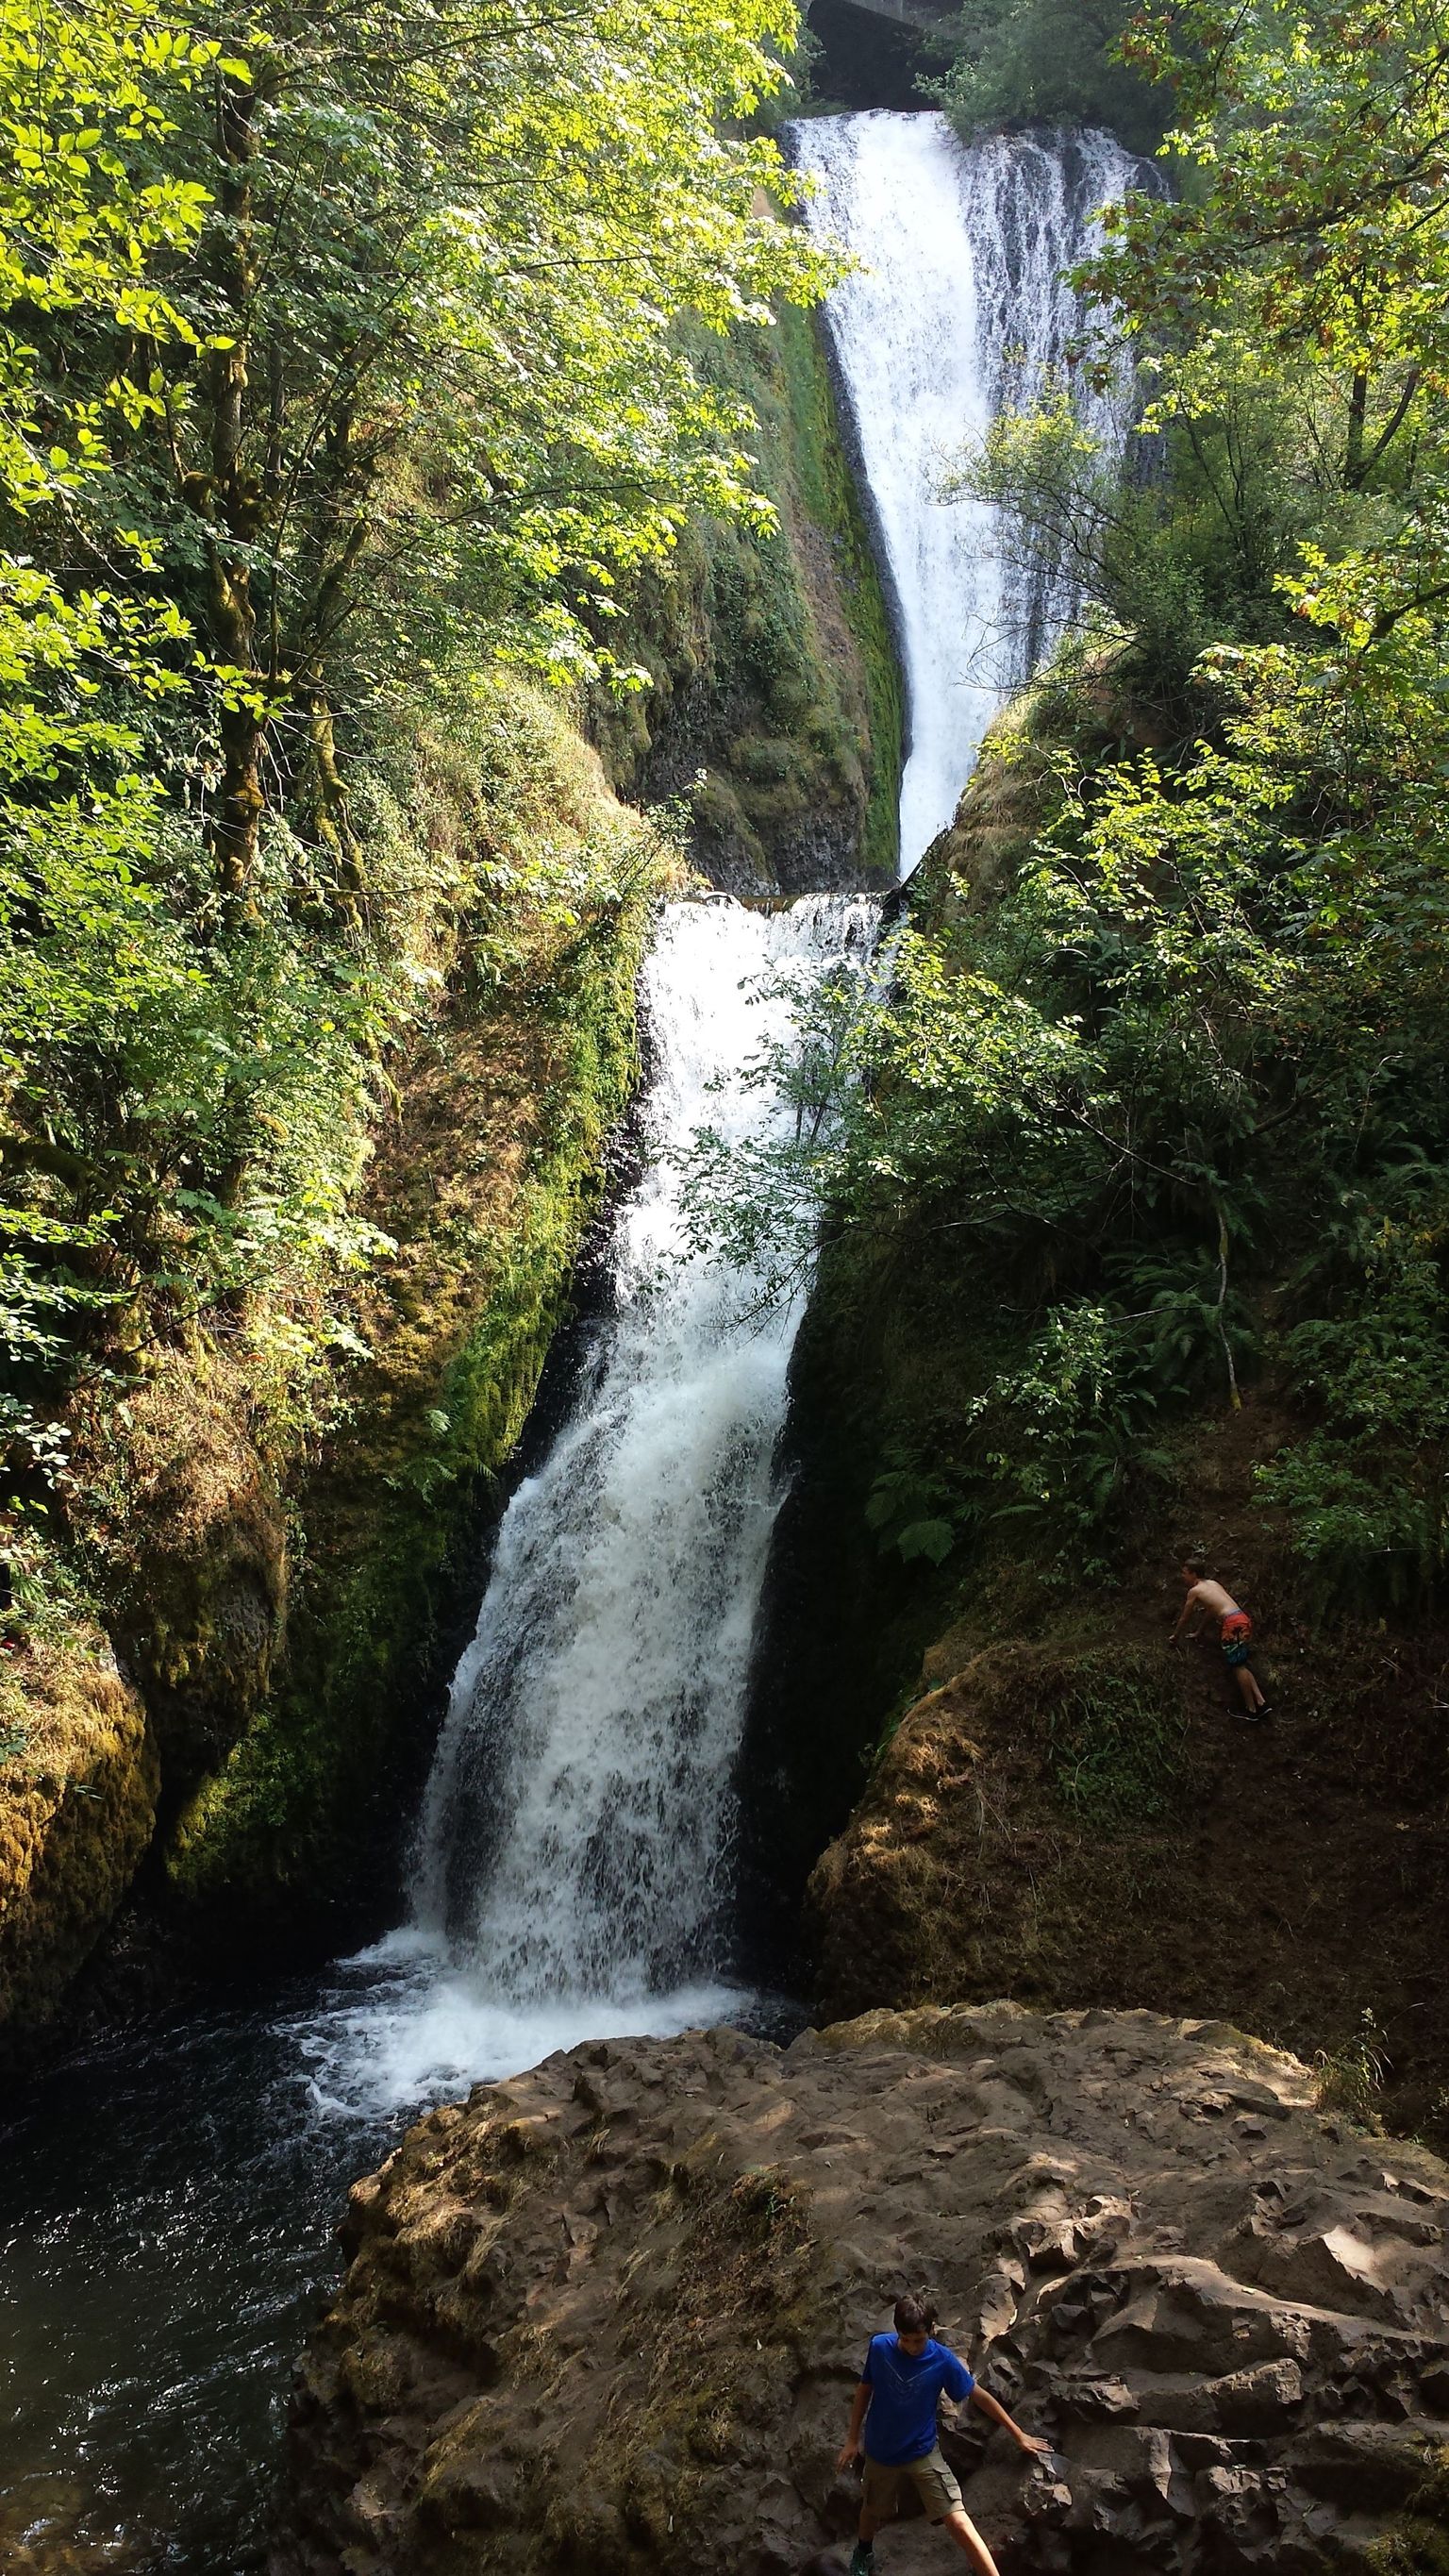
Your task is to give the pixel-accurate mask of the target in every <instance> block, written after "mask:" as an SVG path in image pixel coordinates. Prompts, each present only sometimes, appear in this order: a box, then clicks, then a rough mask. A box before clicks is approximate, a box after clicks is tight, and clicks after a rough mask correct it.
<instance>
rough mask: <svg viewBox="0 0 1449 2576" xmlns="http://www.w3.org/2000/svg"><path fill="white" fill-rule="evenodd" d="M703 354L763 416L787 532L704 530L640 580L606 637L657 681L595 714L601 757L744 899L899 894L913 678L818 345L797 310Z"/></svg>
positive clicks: (760, 451) (762, 450)
mask: <svg viewBox="0 0 1449 2576" xmlns="http://www.w3.org/2000/svg"><path fill="white" fill-rule="evenodd" d="M698 355H699V359H700V363H701V365H702V366H703V367H704V368H705V371H706V372H707V373H708V374H710V375H712V376H715V377H717V378H718V379H719V380H720V382H721V384H722V386H723V389H724V390H725V391H726V392H728V393H730V394H732V395H735V396H737V397H742V398H743V399H744V400H745V401H747V402H748V403H749V404H750V406H751V409H752V410H753V411H754V413H755V415H756V418H757V420H758V422H759V432H758V436H757V439H756V441H755V447H756V468H755V470H756V476H757V480H758V482H759V484H760V485H761V487H762V488H763V490H764V491H765V492H766V493H767V494H768V496H769V498H770V501H771V503H772V505H773V508H774V510H775V513H776V517H775V524H774V525H773V526H772V527H768V528H759V527H754V526H750V525H746V524H739V523H733V522H732V523H729V524H726V523H724V522H723V521H714V520H701V521H698V522H696V523H695V524H693V525H692V526H690V527H689V528H687V529H685V530H684V532H683V533H682V535H681V538H680V541H679V545H678V548H677V551H676V555H675V558H674V561H673V563H672V564H671V566H670V567H669V569H668V570H667V571H664V572H660V571H655V572H651V573H649V574H647V575H646V576H645V577H644V578H643V579H642V580H641V582H640V583H639V585H638V588H637V590H636V592H635V594H634V597H633V599H632V600H631V602H630V603H629V606H628V610H627V613H626V615H625V616H624V617H623V618H622V619H620V620H619V621H618V622H617V625H616V626H615V627H613V628H611V631H610V634H609V637H608V639H607V640H608V642H609V644H610V647H611V650H613V651H614V652H615V654H616V655H617V657H618V658H619V660H620V661H622V662H626V663H627V662H631V661H632V662H633V663H634V664H635V665H636V666H637V667H639V668H640V669H642V670H645V671H647V672H648V674H649V678H650V686H649V687H648V688H647V689H646V690H644V691H642V692H639V693H636V694H634V695H631V696H627V697H624V698H622V699H619V698H611V699H609V700H607V701H600V702H599V703H598V704H597V705H596V707H595V709H594V715H593V723H594V727H595V731H596V734H597V737H598V740H599V743H600V746H601V748H602V750H603V752H604V756H605V758H606V760H607V762H608V764H609V769H610V774H611V776H612V777H613V779H614V781H615V784H616V785H617V786H618V787H619V788H620V790H621V792H622V793H624V794H626V795H629V796H639V797H642V798H643V799H644V800H645V801H646V802H648V803H658V802H661V801H666V800H667V801H669V802H671V803H672V804H674V805H676V806H677V808H678V809H679V810H680V811H681V812H682V813H684V814H685V815H686V816H687V820H688V831H689V842H690V856H691V858H692V859H693V861H694V864H695V865H696V866H697V867H698V868H700V869H701V870H702V872H703V873H704V874H705V875H706V876H708V877H709V878H710V879H711V881H712V882H713V883H714V884H715V885H717V886H721V887H723V888H725V889H726V890H727V891H728V892H730V893H731V894H736V895H743V896H757V895H762V894H764V895H768V894H786V895H799V894H808V893H813V892H816V891H818V890H819V889H821V888H824V887H851V886H871V885H875V886H881V887H888V886H890V885H893V884H894V882H895V873H896V857H897V849H898V834H897V826H896V802H897V796H898V793H899V785H900V767H901V735H902V697H901V684H900V678H899V674H898V671H897V667H896V659H895V650H894V645H893V642H892V638H891V632H890V623H889V617H888V614H887V610H886V605H885V600H884V596H883V593H882V589H881V583H880V579H879V575H878V573H877V571H876V567H875V561H874V558H873V555H872V552H871V546H870V540H869V537H868V535H867V531H866V525H865V520H864V516H863V514H862V511H861V507H860V502H859V499H858V497H857V494H856V490H855V485H854V481H853V478H852V475H851V470H850V466H849V463H848V461H847V458H846V454H845V450H844V447H843V444H842V441H841V437H840V432H839V426H838V423H837V418H836V410H835V402H834V396H833V392H832V387H831V383H830V377H829V373H828V369H827V365H826V360H825V356H824V352H823V350H822V347H821V343H820V340H819V336H818V334H817V332H816V329H815V326H814V324H813V322H812V321H811V320H810V319H809V318H808V317H807V316H806V315H804V314H802V313H799V312H796V311H794V310H792V309H788V308H787V309H786V310H784V311H782V312H781V313H780V315H779V316H778V319H777V321H776V324H775V326H774V327H773V329H759V328H755V329H748V330H743V329H742V330H740V331H739V332H737V333H736V334H735V335H734V336H733V337H732V339H731V340H729V341H728V342H726V343H718V342H712V343H710V344H708V346H707V347H705V348H703V349H701V350H700V351H699V353H698Z"/></svg>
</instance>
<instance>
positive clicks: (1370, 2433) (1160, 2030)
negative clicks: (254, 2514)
mask: <svg viewBox="0 0 1449 2576" xmlns="http://www.w3.org/2000/svg"><path fill="white" fill-rule="evenodd" d="M1446 2222H1449V2168H1446V2167H1445V2166H1444V2165H1443V2164H1441V2163H1440V2162H1439V2161H1438V2160H1437V2159H1436V2158H1434V2157H1433V2156H1431V2155H1430V2154H1429V2153H1428V2152H1427V2151H1425V2150H1423V2149H1421V2148H1417V2147H1413V2146H1408V2145H1404V2144H1401V2143H1399V2142H1397V2141H1395V2142H1392V2143H1390V2142H1386V2141H1383V2140H1381V2139H1378V2138H1376V2137H1372V2136H1369V2135H1367V2134H1364V2133H1362V2132H1357V2131H1355V2130H1353V2129H1352V2128H1351V2127H1350V2126H1348V2125H1347V2123H1346V2122H1345V2121H1343V2120H1342V2119H1339V2118H1334V2117H1331V2116H1325V2115H1324V2114H1322V2113H1320V2112H1319V2111H1317V2110H1316V2109H1315V2107H1314V2086H1313V2080H1312V2078H1311V2076H1310V2074H1309V2072H1308V2070H1306V2069H1305V2068H1304V2067H1303V2066H1302V2065H1300V2064H1299V2063H1298V2062H1297V2061H1296V2060H1294V2059H1292V2058H1289V2057H1286V2056H1283V2055H1281V2054H1279V2053H1277V2052H1275V2051H1272V2050H1269V2049H1267V2048H1264V2047H1262V2046H1260V2045H1258V2044H1257V2043H1255V2042H1253V2041H1251V2040H1248V2039H1245V2038H1243V2037H1242V2036H1241V2034H1239V2033H1238V2032H1236V2031H1234V2030H1231V2029H1229V2028H1228V2027H1227V2026H1225V2025H1222V2024H1212V2023H1203V2022H1169V2021H1165V2020H1162V2019H1160V2018H1159V2017H1157V2016H1156V2015H1153V2014H1150V2013H1144V2012H1130V2013H1121V2014H1112V2013H1102V2012H1094V2013H1058V2014H1052V2015H1048V2016H1041V2015H1037V2014H1034V2013H1031V2012H1029V2011H1026V2010H1024V2009H1022V2008H1020V2007H1017V2006H1013V2005H1010V2004H997V2005H993V2006H990V2007H987V2008H985V2009H980V2010H973V2009H969V2008H962V2007H956V2008H954V2009H951V2010H945V2011H934V2010H926V2011H918V2012H912V2013H898V2014H890V2013H873V2014H869V2015H866V2016H865V2017H864V2018H862V2019H860V2020H858V2021H855V2022H851V2023H847V2024H843V2025H838V2026H836V2027H833V2028H830V2029H827V2030H825V2031H823V2032H819V2033H816V2032H807V2033H806V2034H805V2035H804V2036H803V2037H802V2038H801V2039H799V2040H797V2041H796V2042H795V2043H794V2044H793V2045H792V2046H791V2047H789V2048H787V2049H784V2050H781V2049H777V2048H774V2047H771V2046H769V2045H766V2044H764V2043H761V2042H757V2041H753V2040H749V2039H745V2038H742V2037H740V2036H739V2035H738V2034H737V2033H734V2032H730V2031H719V2030H716V2031H709V2032H696V2033H692V2034H689V2035H688V2036H686V2037H685V2038H683V2039H679V2040H672V2041H623V2042H612V2041H611V2042H600V2043H597V2044H589V2045H587V2046H584V2047H582V2048H579V2049H575V2050H573V2051H571V2052H570V2053H568V2054H567V2055H560V2056H557V2057H554V2058H551V2059H550V2060H548V2061H547V2063H546V2064H545V2065H543V2066H542V2067H540V2068H538V2069H537V2070H536V2071H535V2072H533V2073H532V2074H529V2075H526V2076H522V2077H519V2078H517V2079H515V2080H514V2081H512V2082H510V2083H506V2084H500V2085H495V2086H486V2087H480V2088H478V2089H477V2090H476V2091H475V2092H474V2093H473V2095H472V2097H471V2099H470V2101H469V2102H468V2103H467V2104H466V2105H464V2106H462V2107H457V2108H449V2109H444V2110H439V2111H435V2112H433V2113H432V2114H431V2115H430V2116H429V2117H428V2118H426V2119H425V2120H423V2121H421V2122H420V2123H419V2124H418V2126H417V2127H416V2128H414V2129H413V2130H412V2131H411V2132H410V2134H409V2136H408V2137H407V2138H406V2139H405V2140H404V2142H403V2144H402V2146H401V2147H400V2148H399V2149H398V2151H397V2153H396V2154H395V2155H394V2156H392V2157H391V2158H390V2159H389V2161H388V2162H387V2164H385V2165H384V2166H383V2168H382V2170H381V2172H380V2173H378V2174H377V2175H375V2176H373V2177H371V2178H370V2179H368V2180H367V2181H364V2182H362V2183H359V2184H358V2185H357V2186H356V2187H355V2188H354V2191H353V2194H352V2205H351V2211H350V2215H349V2217H348V2220H347V2223H346V2230H345V2243H346V2247H347V2251H348V2253H349V2256H350V2268H349V2271H348V2273H347V2277H346V2281H345V2283H344V2286H343V2289H342V2292H341V2295H340V2297H339V2298H338V2300H337V2303H336V2305H335V2306H334V2308H333V2310H332V2312H331V2314H330V2315H329V2316H328V2317H327V2319H326V2320H325V2322H324V2323H323V2325H322V2326H321V2328H320V2329H319V2331H318V2333H317V2334H316V2336H315V2337H314V2339H313V2342H312V2345H311V2347H310V2350H309V2352H308V2354H307V2356H306V2359H305V2361H304V2364H303V2367H302V2372H301V2377H300V2382H299V2386H298V2390H297V2394H296V2397H295V2401H294V2407H293V2423H292V2432H291V2466H290V2480H289V2488H288V2495H287V2500H286V2504H285V2508H284V2512H283V2517H282V2522H281V2526H280V2530H279V2536H278V2539H277V2542H276V2546H275V2549H274V2552H273V2556H272V2560H271V2567H272V2576H335V2571H339V2570H341V2569H343V2568H346V2569H347V2570H348V2576H384V2571H385V2576H465V2571H472V2570H475V2569H476V2570H480V2571H481V2570H482V2569H484V2568H487V2569H490V2570H504V2569H508V2570H518V2571H525V2570H527V2571H534V2570H537V2571H542V2570H543V2569H545V2568H547V2569H549V2570H556V2569H567V2568H573V2567H579V2568H583V2567H585V2566H587V2567H589V2568H591V2569H597V2570H605V2571H618V2576H623V2571H635V2570H638V2571H642V2570H644V2569H645V2568H650V2569H659V2568H667V2569H671V2570H673V2569H679V2570H684V2569H686V2568H687V2569H690V2570H712V2569H719V2570H721V2571H723V2570H724V2569H726V2568H728V2569H730V2570H741V2571H745V2576H767V2571H768V2576H774V2571H784V2570H787V2569H791V2568H796V2567H802V2566H804V2565H805V2564H806V2563H807V2562H809V2561H810V2560H812V2558H814V2557H815V2556H816V2555H817V2554H818V2553H819V2552H821V2551H822V2549H829V2548H830V2547H831V2545H832V2544H833V2543H834V2542H836V2541H838V2540H839V2539H841V2538H842V2537H843V2536H845V2535H847V2534H848V2532H849V2530H850V2528H851V2525H852V2521H853V2515H854V2510H855V2501H856V2497H855V2491H854V2489H853V2486H852V2483H851V2481H849V2480H848V2479H846V2478H844V2477H841V2476H840V2475H839V2474H838V2473H837V2472H836V2469H835V2466H834V2461H835V2453H836V2450H837V2447H838V2445H839V2442H840V2439H841V2435H842V2431H843V2428H844V2424H845V2421H846V2417H847V2414H848V2411H849V2403H850V2394H851V2389H852V2386H853V2384H854V2380H855V2377H856V2373H857V2370H858V2366H859V2356H860V2353H861V2352H862V2350H863V2348H864V2343H865V2339H866V2336H867V2335H868V2334H869V2333H870V2332H871V2331H873V2330H874V2329H876V2328H877V2327H879V2326H880V2324H881V2323H882V2322H883V2321H884V2319H885V2318H886V2316H887V2314H888V2310H889V2306H890V2303H891V2301H892V2299H893V2298H894V2297H895V2295H896V2294H897V2293H898V2291H899V2290H900V2289H901V2288H902V2287H903V2286H905V2285H907V2284H914V2283H917V2282H920V2281H922V2280H926V2281H928V2282H929V2283H930V2284H931V2286H932V2287H933V2288H934V2290H935V2291H936V2293H937V2295H938V2297H939V2300H940V2304H941V2311H942V2316H941V2331H942V2333H943V2334H944V2335H946V2336H947V2337H949V2338H950V2339H951V2340H952V2341H953V2342H955V2343H957V2344H958V2345H959V2346H960V2347H961V2348H962V2349H963V2350H964V2351H967V2352H969V2353H970V2355H971V2356H972V2358H973V2360H974V2361H975V2362H976V2363H977V2365H978V2366H979V2368H980V2369H981V2371H982V2372H983V2374H984V2375H985V2376H986V2377H987V2379H988V2380H989V2382H990V2384H991V2385H992V2387H993V2388H995V2389H996V2390H997V2391H999V2393H1000V2394H1001V2395H1002V2397H1003V2398H1004V2399H1006V2400H1007V2402H1008V2403H1010V2404H1011V2405H1012V2407H1013V2408H1014V2409H1015V2411H1016V2412H1017V2413H1018V2415H1019V2416H1020V2417H1021V2418H1022V2419H1023V2420H1024V2421H1025V2422H1026V2423H1027V2424H1028V2425H1029V2426H1030V2427H1032V2428H1033V2429H1034V2430H1036V2431H1038V2432H1041V2433H1044V2434H1045V2435H1046V2436H1047V2437H1048V2438H1049V2440H1050V2442H1051V2444H1052V2454H1051V2457H1050V2460H1049V2461H1048V2462H1046V2463H1045V2464H1044V2465H1042V2466H1041V2467H1035V2468H1034V2467H1030V2466H1028V2464H1027V2463H1025V2462H1024V2461H1023V2460H1022V2459H1021V2457H1020V2455H1019V2454H1018V2453H1016V2452H1015V2451H1014V2450H1013V2449H1012V2448H1011V2446H1010V2444H1009V2442H1008V2441H1007V2440H1006V2437H1004V2436H1000V2435H998V2436H996V2437H994V2438H993V2439H992V2440H991V2441H990V2442H987V2443H985V2444H984V2445H983V2444H982V2442H981V2440H980V2438H979V2419H972V2420H971V2429H970V2430H969V2431H963V2432H960V2433H948V2435H947V2437H946V2448H947V2451H948V2455H949V2456H950V2457H952V2458H953V2459H954V2461H955V2463H956V2465H957V2467H958V2470H959V2471H960V2472H961V2473H962V2474H963V2476H966V2475H969V2476H970V2477H971V2480H972V2484H971V2487H970V2490H969V2498H968V2501H969V2503H970V2507H971V2510H972V2511H973V2513H974V2514H975V2516H976V2518H977V2520H978V2522H979V2523H980V2525H981V2527H982V2529H983V2530H984V2531H985V2533H986V2534H987V2536H988V2538H989V2539H990V2540H991V2542H992V2544H993V2546H995V2547H996V2548H997V2549H998V2551H999V2552H1000V2554H1001V2557H1002V2563H1003V2566H1004V2567H1007V2568H1012V2569H1017V2570H1027V2569H1040V2570H1044V2571H1046V2570H1052V2571H1056V2570H1066V2569H1069V2568H1076V2567H1084V2566H1087V2565H1088V2564H1090V2565H1091V2566H1092V2567H1093V2568H1102V2569H1106V2568H1108V2567H1110V2568H1111V2569H1113V2570H1114V2571H1116V2570H1122V2571H1126V2570H1129V2569H1132V2568H1136V2567H1143V2568H1146V2567H1151V2568H1153V2569H1155V2570H1156V2571H1158V2576H1189V2571H1198V2570H1206V2569H1208V2568H1212V2569H1213V2570H1214V2571H1215V2576H1225V2571H1230V2570H1247V2569H1251V2568H1258V2567H1264V2568H1266V2567H1268V2566H1270V2565H1272V2566H1274V2567H1276V2568H1293V2569H1297V2570H1302V2571H1307V2570H1309V2569H1315V2570H1316V2569H1319V2568H1329V2567H1333V2566H1340V2565H1343V2566H1354V2565H1356V2566H1359V2567H1363V2568H1367V2567H1369V2566H1370V2565H1373V2564H1375V2563H1378V2564H1382V2563H1384V2562H1383V2561H1382V2560H1379V2561H1375V2560H1374V2558H1373V2557H1372V2555H1371V2553H1372V2551H1373V2549H1374V2547H1375V2544H1378V2543H1383V2542H1385V2541H1386V2540H1387V2539H1388V2537H1389V2535H1390V2534H1392V2533H1393V2532H1394V2531H1395V2530H1396V2529H1404V2528H1407V2526H1406V2525H1404V2523H1403V2517H1405V2516H1406V2515H1410V2516H1411V2515H1412V2513H1413V2511H1414V2508H1415V2499H1416V2497H1421V2496H1423V2495H1424V2493H1425V2492H1426V2481H1427V2482H1428V2484H1429V2486H1430V2487H1432V2485H1433V2482H1434V2481H1435V2479H1436V2478H1437V2479H1442V2475H1443V2469H1444V2465H1445V2461H1446V2458H1449V2454H1446V2453H1445V2451H1444V2449H1443V2446H1444V2445H1445V2444H1446V2443H1449V2246H1446ZM1404 2545H1405V2547H1407V2546H1408V2544H1407V2543H1405V2544H1404ZM886 2546H887V2548H888V2551H889V2558H890V2564H891V2568H892V2571H893V2576H913V2571H915V2570H917V2569H920V2570H924V2569H925V2568H926V2567H927V2565H928V2564H929V2565H935V2564H939V2561H940V2543H939V2542H938V2541H934V2540H932V2539H930V2538H929V2536H928V2535H927V2534H926V2533H925V2531H924V2529H923V2528H922V2527H921V2526H920V2525H912V2526H911V2527H909V2528H908V2529H903V2530H901V2531H900V2532H899V2533H892V2535H891V2536H890V2539H889V2541H888V2543H887V2544H886ZM832 2563H833V2561H832ZM1403 2563H1404V2564H1405V2565H1409V2564H1412V2563H1414V2562H1413V2561H1412V2559H1411V2558H1405V2559H1404V2561H1403Z"/></svg>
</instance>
